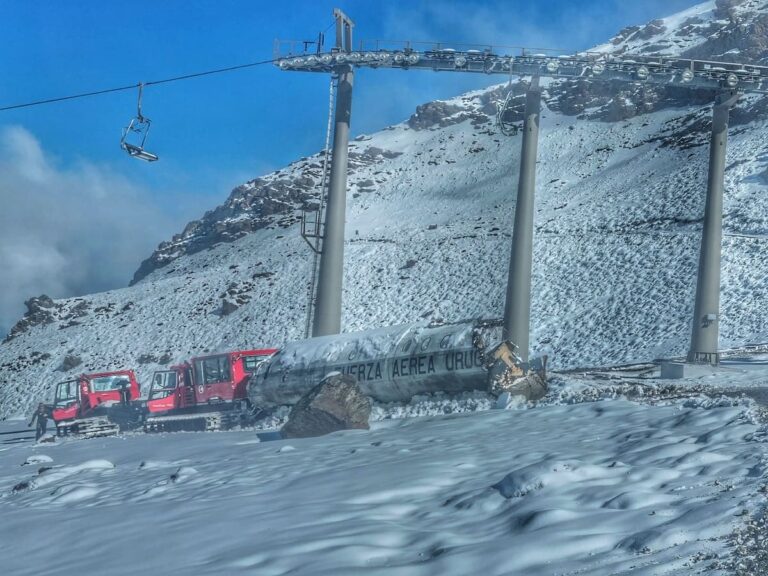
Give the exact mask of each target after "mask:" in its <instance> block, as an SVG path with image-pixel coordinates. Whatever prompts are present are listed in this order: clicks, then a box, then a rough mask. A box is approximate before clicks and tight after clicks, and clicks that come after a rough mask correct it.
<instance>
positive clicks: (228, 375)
mask: <svg viewBox="0 0 768 576" xmlns="http://www.w3.org/2000/svg"><path fill="white" fill-rule="evenodd" d="M231 379H232V371H231V370H230V368H229V357H228V356H227V355H226V354H224V355H222V356H210V357H208V358H200V359H199V360H195V383H196V384H215V383H217V382H229V381H230V380H231Z"/></svg>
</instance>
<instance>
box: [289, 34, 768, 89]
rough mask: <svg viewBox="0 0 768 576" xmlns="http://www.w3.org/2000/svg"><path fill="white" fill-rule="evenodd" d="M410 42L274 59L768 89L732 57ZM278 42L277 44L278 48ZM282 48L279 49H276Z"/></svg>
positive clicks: (319, 68)
mask: <svg viewBox="0 0 768 576" xmlns="http://www.w3.org/2000/svg"><path fill="white" fill-rule="evenodd" d="M411 45H412V44H411V43H409V42H406V43H404V44H403V48H402V49H398V50H364V51H363V50H358V51H346V50H345V51H344V52H339V51H337V50H334V51H332V52H320V53H318V54H307V53H301V54H288V55H285V56H281V55H279V54H278V58H277V60H276V61H275V64H276V65H277V66H278V67H279V68H280V69H281V70H289V71H297V72H321V73H330V72H333V71H334V69H335V68H336V67H337V66H338V65H339V64H345V65H349V66H353V67H355V68H362V67H366V68H395V69H402V70H433V71H435V72H462V73H477V74H500V75H504V76H509V75H510V74H511V75H515V76H539V77H540V78H555V79H558V78H559V79H568V78H588V79H593V80H600V81H610V80H618V81H623V82H641V83H647V84H662V85H675V86H680V87H683V88H688V89H714V90H717V89H724V90H738V91H739V92H758V93H768V67H766V66H755V65H751V64H737V63H733V62H713V61H706V60H689V59H683V58H672V57H669V58H667V57H650V56H637V55H634V54H633V55H631V58H630V57H628V56H616V55H612V54H602V53H594V52H582V53H578V54H574V55H567V56H562V55H549V54H545V53H532V52H531V51H530V50H528V49H524V48H523V49H520V51H521V54H519V55H502V54H497V53H495V52H493V51H492V50H491V49H490V48H487V49H485V50H465V51H456V50H452V49H449V48H440V49H432V50H425V51H417V50H413V49H412V48H410V46H411ZM279 46H280V44H279V43H278V47H279ZM278 51H279V50H278Z"/></svg>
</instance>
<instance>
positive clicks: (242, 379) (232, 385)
mask: <svg viewBox="0 0 768 576" xmlns="http://www.w3.org/2000/svg"><path fill="white" fill-rule="evenodd" d="M275 352H276V350H274V349H262V350H241V351H237V352H225V353H222V354H211V355H209V356H200V357H197V358H193V359H192V360H190V361H189V362H185V363H184V364H179V365H177V366H172V367H171V368H170V369H169V370H160V371H157V372H155V373H154V375H153V376H152V386H151V388H150V390H149V397H148V399H147V401H146V411H147V418H146V421H145V425H144V428H145V430H147V431H152V430H192V429H194V430H217V429H219V428H222V427H228V426H231V425H234V424H236V423H241V424H242V423H243V422H244V421H246V420H247V419H248V418H249V417H250V406H249V402H248V395H247V390H246V386H247V384H248V379H249V378H250V376H251V374H253V372H254V371H255V370H256V367H257V366H258V365H259V364H260V363H261V362H263V361H264V360H266V359H267V358H269V357H270V356H272V354H274V353H275Z"/></svg>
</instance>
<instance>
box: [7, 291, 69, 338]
mask: <svg viewBox="0 0 768 576" xmlns="http://www.w3.org/2000/svg"><path fill="white" fill-rule="evenodd" d="M24 305H25V306H26V307H27V311H26V312H25V313H24V317H23V318H22V319H21V320H19V321H18V322H17V323H16V324H15V325H14V326H13V328H11V331H10V332H9V333H8V336H7V338H6V341H8V340H11V339H12V338H14V337H15V336H18V335H19V334H21V333H23V332H26V331H27V330H29V329H30V328H32V327H33V326H41V325H44V324H53V323H54V322H55V321H56V310H57V306H56V303H55V302H54V301H53V299H52V298H50V297H49V296H46V295H45V294H42V295H40V296H37V297H36V298H30V299H29V300H27V301H26V302H24Z"/></svg>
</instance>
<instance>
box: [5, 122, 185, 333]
mask: <svg viewBox="0 0 768 576" xmlns="http://www.w3.org/2000/svg"><path fill="white" fill-rule="evenodd" d="M158 205H159V202H157V201H156V200H155V199H154V197H153V196H152V195H151V194H150V192H149V191H148V190H145V189H143V188H141V187H139V186H137V185H135V184H134V183H132V182H130V181H129V180H127V179H126V178H125V177H123V176H121V175H120V174H117V173H115V171H114V170H112V169H110V168H109V167H106V166H99V165H94V164H91V163H81V164H79V165H77V166H75V167H67V168H62V167H59V166H57V163H56V161H55V159H52V158H51V157H50V156H49V155H47V154H46V153H45V151H44V150H43V148H42V146H41V145H40V142H39V141H38V140H37V139H36V138H35V137H34V136H33V135H32V134H31V133H30V132H29V131H27V130H26V129H24V128H23V127H20V126H14V127H7V128H4V129H0V329H2V330H4V331H5V330H8V329H9V328H10V326H11V325H12V324H13V323H14V322H15V321H16V320H18V318H19V317H20V316H21V313H22V312H23V311H24V306H23V301H24V300H26V299H27V298H29V297H30V296H36V295H39V294H41V293H47V294H48V295H50V296H52V297H68V296H74V295H79V294H84V293H89V292H94V291H99V290H106V289H110V288H115V287H120V286H125V285H127V283H128V281H129V280H130V277H131V274H132V273H133V271H134V270H135V269H136V268H137V267H138V264H139V262H140V261H141V260H142V259H143V258H146V257H147V256H148V255H149V254H150V252H151V250H152V249H153V248H154V246H155V245H156V244H157V243H158V242H159V241H160V240H162V239H163V238H166V237H169V236H170V235H171V234H172V233H173V231H174V228H175V227H176V226H177V225H178V223H177V222H176V221H175V220H177V219H176V218H173V220H174V221H173V222H172V221H171V220H172V219H171V217H169V215H168V214H167V213H164V212H163V211H162V210H160V209H159V208H158Z"/></svg>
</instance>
